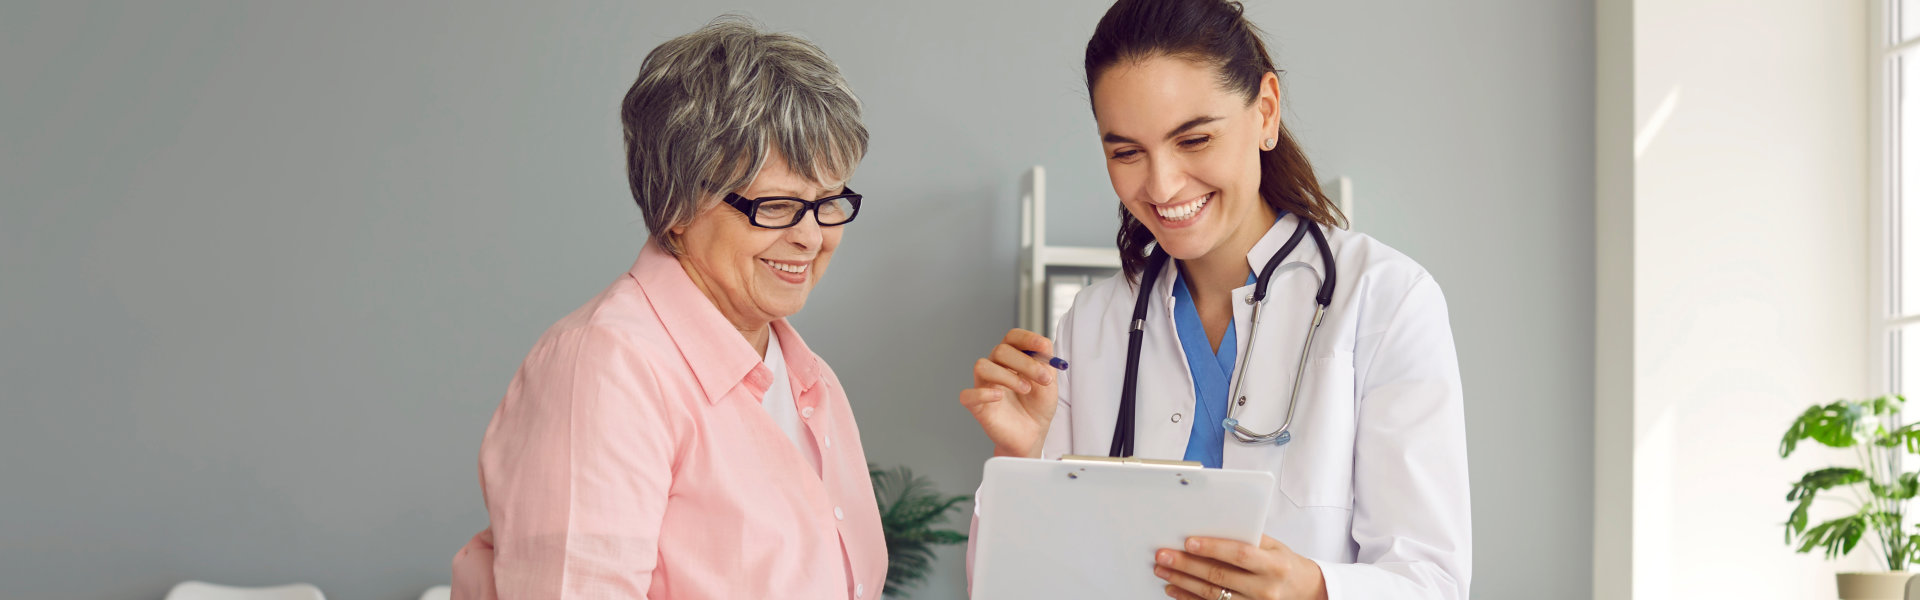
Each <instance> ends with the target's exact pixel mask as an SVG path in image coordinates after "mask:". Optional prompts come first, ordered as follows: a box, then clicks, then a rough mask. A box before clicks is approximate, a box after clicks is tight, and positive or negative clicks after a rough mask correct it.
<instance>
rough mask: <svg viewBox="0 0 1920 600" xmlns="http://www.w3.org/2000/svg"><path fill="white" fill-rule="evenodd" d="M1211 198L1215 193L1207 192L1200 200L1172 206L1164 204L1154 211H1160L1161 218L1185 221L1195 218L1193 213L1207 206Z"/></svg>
mask: <svg viewBox="0 0 1920 600" xmlns="http://www.w3.org/2000/svg"><path fill="white" fill-rule="evenodd" d="M1211 200H1213V194H1207V195H1205V196H1201V197H1200V199H1199V200H1192V201H1189V202H1185V203H1182V204H1175V205H1172V206H1162V207H1158V208H1155V209H1154V211H1155V212H1158V213H1160V218H1162V219H1166V220H1168V221H1185V220H1187V219H1191V218H1193V215H1194V214H1195V213H1198V212H1200V209H1201V208H1202V207H1204V206H1206V205H1207V202H1209V201H1211Z"/></svg>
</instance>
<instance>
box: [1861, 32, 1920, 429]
mask: <svg viewBox="0 0 1920 600" xmlns="http://www.w3.org/2000/svg"><path fill="white" fill-rule="evenodd" d="M1900 1H1901V0H1871V1H1869V2H1868V5H1869V6H1868V7H1867V13H1868V19H1867V20H1868V35H1867V48H1866V52H1867V56H1866V59H1867V61H1868V62H1867V64H1868V69H1867V81H1868V84H1867V85H1868V94H1867V95H1868V104H1869V107H1868V111H1867V112H1868V122H1869V123H1868V131H1867V140H1868V142H1867V143H1868V146H1869V147H1868V155H1869V156H1868V161H1867V165H1868V166H1867V170H1868V181H1867V188H1868V194H1869V198H1871V199H1872V201H1871V202H1869V203H1868V204H1869V206H1868V209H1867V218H1868V226H1867V241H1868V245H1869V247H1870V248H1872V251H1871V252H1869V253H1868V258H1867V271H1868V277H1867V282H1868V283H1867V285H1868V290H1867V307H1866V308H1867V310H1866V315H1867V327H1868V337H1867V340H1868V349H1867V356H1868V359H1869V360H1868V361H1867V364H1868V391H1869V392H1870V393H1872V394H1876V395H1877V394H1891V393H1904V392H1905V391H1906V389H1905V387H1906V386H1905V382H1902V381H1901V380H1900V378H1901V376H1900V375H1901V374H1900V360H1901V354H1902V352H1903V351H1904V349H1903V348H1901V345H1902V343H1901V342H1900V341H1897V338H1896V334H1897V333H1898V332H1899V330H1900V328H1901V327H1903V326H1906V325H1909V324H1914V323H1920V314H1908V315H1900V314H1897V312H1896V311H1898V310H1899V307H1900V298H1899V296H1900V289H1901V284H1902V282H1901V279H1900V272H1899V271H1900V266H1901V265H1900V251H1901V246H1902V243H1903V242H1907V241H1908V240H1903V239H1902V236H1901V235H1900V234H1901V232H1900V216H1901V215H1900V189H1901V182H1900V166H1899V164H1900V151H1901V149H1900V145H1899V142H1900V139H1899V127H1900V118H1901V115H1900V113H1899V108H1900V107H1899V102H1898V101H1897V95H1898V94H1899V93H1900V90H1899V68H1898V64H1899V61H1900V60H1901V59H1902V58H1903V57H1904V58H1908V59H1911V60H1920V37H1916V38H1915V39H1912V40H1908V41H1906V42H1904V43H1895V40H1896V39H1897V37H1898V35H1899V31H1898V29H1899V23H1900V20H1899V15H1900V6H1899V5H1900ZM1912 242H1913V243H1920V240H1912Z"/></svg>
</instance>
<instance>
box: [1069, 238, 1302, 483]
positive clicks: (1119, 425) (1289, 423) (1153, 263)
mask: <svg viewBox="0 0 1920 600" xmlns="http://www.w3.org/2000/svg"><path fill="white" fill-rule="evenodd" d="M1308 233H1311V234H1312V235H1313V242H1314V245H1315V246H1317V247H1318V248H1319V249H1320V264H1321V267H1322V268H1324V269H1325V270H1326V278H1325V279H1323V280H1321V282H1320V289H1319V290H1318V292H1317V293H1316V294H1314V298H1313V299H1314V309H1313V320H1312V322H1311V324H1310V325H1308V327H1307V338H1306V341H1305V342H1303V343H1302V344H1301V346H1300V364H1299V365H1298V366H1297V367H1295V370H1294V375H1293V390H1292V391H1291V393H1290V394H1288V397H1287V416H1286V419H1285V420H1284V421H1282V422H1281V424H1280V429H1277V430H1274V431H1271V432H1268V433H1260V432H1256V431H1253V430H1250V429H1247V428H1245V427H1241V426H1240V421H1239V419H1238V418H1237V417H1236V415H1238V414H1239V412H1240V408H1241V407H1243V406H1246V404H1247V397H1246V396H1245V395H1242V394H1240V384H1241V382H1242V381H1244V380H1245V378H1246V375H1247V373H1246V372H1247V371H1249V370H1251V369H1250V367H1251V365H1252V362H1251V361H1250V360H1247V361H1242V364H1241V368H1240V370H1239V372H1238V373H1235V374H1234V380H1233V389H1232V390H1231V391H1230V392H1229V396H1230V397H1233V398H1234V400H1233V402H1232V403H1230V404H1228V406H1227V418H1226V419H1225V420H1224V421H1223V422H1222V423H1221V426H1222V427H1224V428H1226V429H1227V432H1228V433H1229V434H1231V435H1232V436H1233V438H1234V439H1235V440H1237V441H1239V442H1241V443H1243V444H1249V445H1253V444H1267V443H1273V444H1280V445H1285V444H1286V443H1287V442H1289V441H1292V439H1293V435H1292V433H1291V429H1292V427H1293V415H1294V410H1295V409H1296V408H1298V407H1299V404H1300V387H1301V383H1303V382H1304V381H1305V380H1306V374H1307V356H1308V352H1309V351H1310V350H1312V348H1313V338H1314V333H1315V332H1316V331H1318V330H1319V329H1320V323H1321V322H1323V321H1324V320H1325V318H1326V314H1327V306H1328V305H1330V304H1332V302H1333V290H1334V288H1335V285H1336V283H1335V281H1336V279H1337V275H1336V273H1335V271H1334V264H1333V251H1332V249H1331V248H1329V247H1328V245H1327V237H1326V234H1324V233H1322V232H1321V231H1320V226H1319V225H1318V224H1316V223H1314V222H1313V221H1312V220H1310V219H1305V218H1302V219H1300V224H1299V225H1298V226H1296V227H1294V230H1293V235H1292V236H1290V237H1288V238H1287V243H1286V244H1285V245H1283V246H1281V247H1280V250H1279V251H1278V252H1275V253H1274V254H1273V257H1272V258H1270V259H1268V260H1267V264H1266V265H1265V267H1264V268H1262V269H1261V270H1260V276H1259V277H1258V278H1257V279H1256V280H1255V281H1254V288H1253V295H1252V296H1249V297H1248V299H1247V300H1248V302H1251V303H1252V304H1253V314H1252V318H1251V319H1250V321H1249V322H1250V324H1251V326H1252V329H1253V333H1251V334H1248V339H1247V352H1248V353H1249V354H1251V353H1252V352H1253V348H1254V342H1255V341H1257V339H1258V336H1259V335H1260V327H1259V323H1260V313H1261V312H1262V310H1261V309H1262V308H1263V307H1264V306H1265V305H1266V298H1267V284H1268V283H1270V282H1271V281H1272V277H1273V272H1274V270H1275V269H1277V268H1279V266H1280V264H1281V263H1283V262H1285V260H1286V258H1287V256H1289V255H1291V254H1292V253H1293V249H1294V248H1295V247H1296V246H1299V245H1300V241H1301V238H1302V237H1304V236H1305V235H1306V234H1308ZM1166 262H1167V253H1166V252H1165V251H1164V250H1161V249H1160V248H1159V247H1158V246H1157V245H1156V246H1155V247H1154V249H1153V253H1152V254H1149V255H1148V257H1147V266H1146V274H1145V276H1144V277H1143V278H1142V280H1141V282H1140V291H1139V295H1138V297H1137V298H1136V299H1135V300H1134V305H1133V320H1132V322H1131V323H1130V328H1129V330H1128V332H1127V368H1126V372H1125V375H1124V376H1123V380H1122V386H1123V387H1122V388H1121V390H1120V414H1119V419H1118V420H1116V421H1115V423H1114V431H1113V441H1112V443H1111V444H1109V445H1108V448H1107V455H1108V456H1113V457H1129V456H1133V437H1134V435H1133V434H1134V421H1135V419H1134V416H1135V413H1136V412H1137V411H1136V409H1135V405H1136V399H1137V391H1138V387H1139V385H1138V384H1139V379H1140V348H1141V346H1142V345H1143V343H1142V342H1144V338H1145V334H1146V317H1147V307H1148V305H1149V303H1150V300H1151V299H1152V297H1153V289H1154V282H1155V281H1156V280H1157V279H1158V278H1159V276H1160V271H1161V270H1162V269H1163V268H1164V266H1165V265H1166Z"/></svg>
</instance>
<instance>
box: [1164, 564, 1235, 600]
mask: <svg viewBox="0 0 1920 600" xmlns="http://www.w3.org/2000/svg"><path fill="white" fill-rule="evenodd" d="M1153 574H1154V576H1156V577H1159V578H1161V579H1164V580H1166V581H1167V583H1168V584H1169V585H1167V588H1166V592H1167V596H1169V597H1172V598H1182V599H1184V598H1197V599H1199V600H1217V599H1218V598H1219V597H1220V590H1222V589H1226V590H1232V591H1233V598H1234V600H1261V599H1260V598H1259V597H1258V596H1255V595H1253V594H1251V593H1248V592H1246V591H1244V590H1245V588H1240V587H1234V586H1232V585H1227V586H1224V587H1223V586H1221V585H1220V584H1219V583H1216V582H1212V581H1207V580H1205V579H1201V578H1199V577H1194V576H1193V575H1191V574H1188V573H1182V572H1180V571H1178V570H1174V569H1169V568H1166V567H1154V568H1153Z"/></svg>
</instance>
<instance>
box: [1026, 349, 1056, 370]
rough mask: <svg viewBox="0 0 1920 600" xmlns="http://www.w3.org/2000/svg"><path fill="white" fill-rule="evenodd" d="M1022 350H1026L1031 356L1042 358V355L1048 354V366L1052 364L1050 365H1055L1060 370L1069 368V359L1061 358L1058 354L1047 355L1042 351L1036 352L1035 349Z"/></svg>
mask: <svg viewBox="0 0 1920 600" xmlns="http://www.w3.org/2000/svg"><path fill="white" fill-rule="evenodd" d="M1021 352H1025V353H1027V356H1031V357H1034V358H1040V357H1042V356H1046V358H1047V366H1050V367H1053V368H1055V369H1059V370H1062V371H1065V370H1067V361H1065V360H1063V359H1061V358H1060V357H1058V356H1047V355H1045V354H1041V353H1039V352H1034V351H1032V350H1021Z"/></svg>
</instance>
